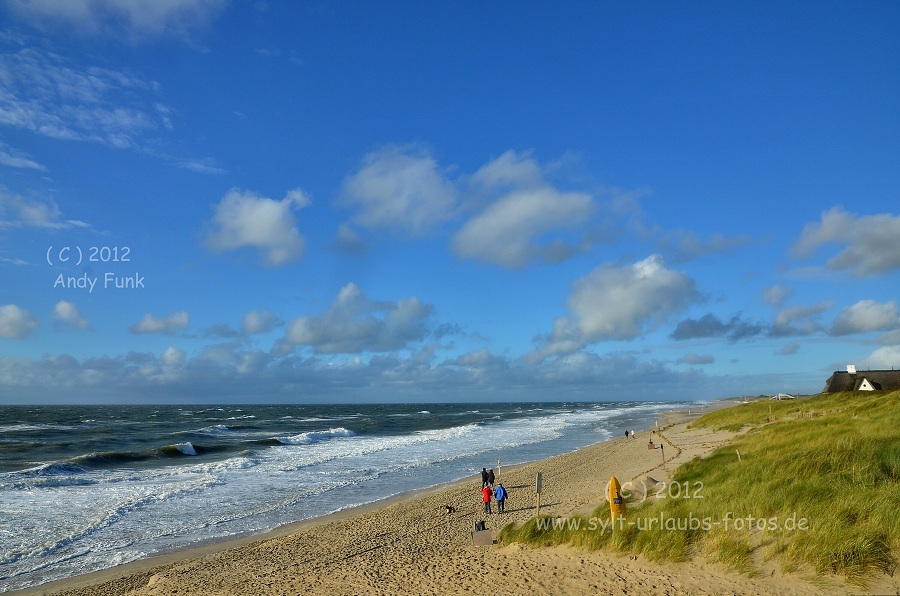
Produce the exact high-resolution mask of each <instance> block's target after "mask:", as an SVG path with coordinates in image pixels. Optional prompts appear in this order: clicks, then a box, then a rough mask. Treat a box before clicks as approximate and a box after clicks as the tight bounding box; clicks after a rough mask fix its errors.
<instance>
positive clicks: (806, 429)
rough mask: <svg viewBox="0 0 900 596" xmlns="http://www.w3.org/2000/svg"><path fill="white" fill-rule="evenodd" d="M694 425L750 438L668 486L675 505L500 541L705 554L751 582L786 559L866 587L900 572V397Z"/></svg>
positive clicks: (652, 504)
mask: <svg viewBox="0 0 900 596" xmlns="http://www.w3.org/2000/svg"><path fill="white" fill-rule="evenodd" d="M691 426H692V427H697V428H701V427H709V428H713V429H727V430H732V431H734V430H740V429H747V432H746V433H743V434H741V435H739V436H738V437H736V438H735V439H734V440H733V441H732V442H731V444H729V445H728V446H726V447H722V448H720V449H717V450H716V451H714V452H712V453H711V454H710V455H709V456H707V457H706V458H703V459H699V458H697V459H694V460H693V461H690V462H688V463H686V464H684V465H682V466H681V467H679V468H678V470H677V471H676V473H675V475H674V476H673V478H672V484H671V486H670V489H671V490H670V491H666V493H667V494H669V495H671V496H672V497H675V498H666V499H660V500H657V499H654V498H649V499H647V500H646V501H645V502H643V503H637V502H632V503H630V504H629V510H628V511H629V515H628V518H627V521H626V523H625V524H623V525H622V527H617V528H616V529H613V530H611V529H606V531H603V529H602V528H601V527H596V526H597V525H598V524H599V523H600V522H601V520H606V519H607V518H608V517H609V509H608V507H607V506H605V505H604V506H603V507H600V508H598V509H597V511H596V512H595V513H594V516H595V517H596V520H595V524H594V525H595V527H594V528H593V529H591V527H590V525H591V524H590V522H591V519H592V518H585V519H584V520H583V522H584V523H583V524H582V526H581V528H580V529H577V530H576V529H568V528H560V529H542V527H541V523H547V522H541V521H540V520H537V519H532V520H530V521H528V522H527V523H525V524H523V525H522V526H518V527H516V526H513V525H511V526H508V527H506V528H504V529H503V531H502V532H501V534H500V537H499V540H500V541H501V542H523V543H528V544H532V545H535V546H540V545H553V544H561V543H569V544H573V545H577V546H582V547H585V548H605V549H610V550H614V551H618V552H626V553H633V554H641V555H644V556H646V557H648V558H650V559H651V560H657V561H662V560H669V561H683V560H687V559H689V558H691V557H693V556H698V555H700V556H705V557H706V558H708V559H709V560H712V561H719V562H722V563H724V564H726V565H728V566H729V567H731V568H733V569H736V570H738V571H740V572H742V573H747V574H751V575H752V574H753V573H755V572H756V571H757V570H758V568H759V565H760V563H762V562H764V561H776V562H777V563H779V564H780V565H781V567H782V569H783V570H784V571H786V572H793V571H799V570H801V569H813V570H815V572H816V573H818V574H819V575H829V574H834V575H838V576H842V577H844V578H845V579H846V580H847V581H848V582H850V583H851V584H854V585H858V586H864V585H865V584H866V582H867V581H868V579H870V578H871V577H873V576H874V575H876V574H880V573H893V572H894V570H895V568H896V566H897V554H898V552H900V515H897V511H898V510H900V392H893V393H887V394H886V393H882V392H874V393H865V392H864V393H839V394H829V395H821V396H817V397H811V398H805V399H800V400H793V401H781V402H778V401H775V402H770V401H761V402H753V403H748V404H742V405H738V406H735V407H731V408H727V409H724V410H718V411H715V412H712V413H710V414H707V415H705V416H703V417H702V418H700V419H699V420H697V421H696V422H694V423H693V424H692V425H691ZM736 450H740V453H741V460H740V461H739V460H738V457H737V454H736ZM701 487H702V488H701ZM685 488H687V490H684V489H685ZM679 489H680V490H679ZM686 495H689V496H690V497H691V498H685V496H686ZM651 497H652V493H651ZM544 519H548V518H544ZM651 520H654V521H651ZM691 520H695V521H694V522H693V523H692V522H691ZM664 524H668V527H665V526H664ZM698 525H699V526H700V527H696V526H698Z"/></svg>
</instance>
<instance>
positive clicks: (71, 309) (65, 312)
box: [53, 300, 88, 329]
mask: <svg viewBox="0 0 900 596" xmlns="http://www.w3.org/2000/svg"><path fill="white" fill-rule="evenodd" d="M53 314H54V316H55V317H56V320H57V321H59V322H61V323H65V324H67V325H71V326H73V327H77V328H79V329H87V327H88V322H87V319H85V318H84V317H83V316H81V312H80V311H79V310H78V307H77V306H75V305H74V304H72V303H71V302H67V301H65V300H60V301H59V302H57V303H56V306H54V307H53Z"/></svg>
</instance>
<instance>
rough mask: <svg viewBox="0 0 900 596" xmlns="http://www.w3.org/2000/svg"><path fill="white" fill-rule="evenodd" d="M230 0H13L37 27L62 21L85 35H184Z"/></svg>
mask: <svg viewBox="0 0 900 596" xmlns="http://www.w3.org/2000/svg"><path fill="white" fill-rule="evenodd" d="M226 4H227V0H153V1H152V2H143V1H140V0H137V1H136V0H66V1H65V2H58V1H57V0H10V1H9V2H8V5H9V7H10V8H11V9H12V11H13V13H14V14H17V15H18V16H20V17H21V18H23V19H26V20H28V21H29V22H31V23H32V24H34V25H35V26H38V27H46V26H48V25H61V26H65V27H67V28H71V29H73V30H75V31H77V32H79V33H82V34H86V35H111V36H115V37H119V36H121V35H128V36H130V37H132V38H135V37H138V38H143V37H149V36H158V35H163V34H170V35H184V34H185V33H186V32H187V31H188V30H190V29H192V28H194V27H197V26H199V25H203V24H205V23H206V22H207V21H208V20H209V19H210V18H211V17H212V16H214V15H215V14H217V13H218V12H219V11H220V10H221V9H222V7H224V6H225V5H226Z"/></svg>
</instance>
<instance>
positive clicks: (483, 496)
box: [481, 486, 493, 514]
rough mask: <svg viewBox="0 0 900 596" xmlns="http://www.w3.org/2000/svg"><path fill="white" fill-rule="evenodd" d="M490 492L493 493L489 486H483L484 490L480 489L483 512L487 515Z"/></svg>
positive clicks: (489, 504) (489, 507) (489, 506)
mask: <svg viewBox="0 0 900 596" xmlns="http://www.w3.org/2000/svg"><path fill="white" fill-rule="evenodd" d="M492 492H493V491H492V490H491V487H490V486H485V487H484V488H482V489H481V499H482V500H483V501H484V512H485V513H488V514H489V513H490V512H491V493H492Z"/></svg>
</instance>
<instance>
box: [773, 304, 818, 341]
mask: <svg viewBox="0 0 900 596" xmlns="http://www.w3.org/2000/svg"><path fill="white" fill-rule="evenodd" d="M833 307H834V302H833V301H826V302H822V303H820V304H814V305H812V306H791V307H788V308H783V309H781V310H780V311H779V312H778V314H777V315H776V316H775V322H774V323H773V324H772V326H771V327H770V328H769V335H771V336H772V337H785V336H789V335H812V334H813V333H818V332H819V331H822V329H823V327H822V325H821V324H820V323H819V322H818V321H817V320H816V317H817V316H818V315H820V314H821V313H823V312H825V311H826V310H828V309H830V308H833Z"/></svg>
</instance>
